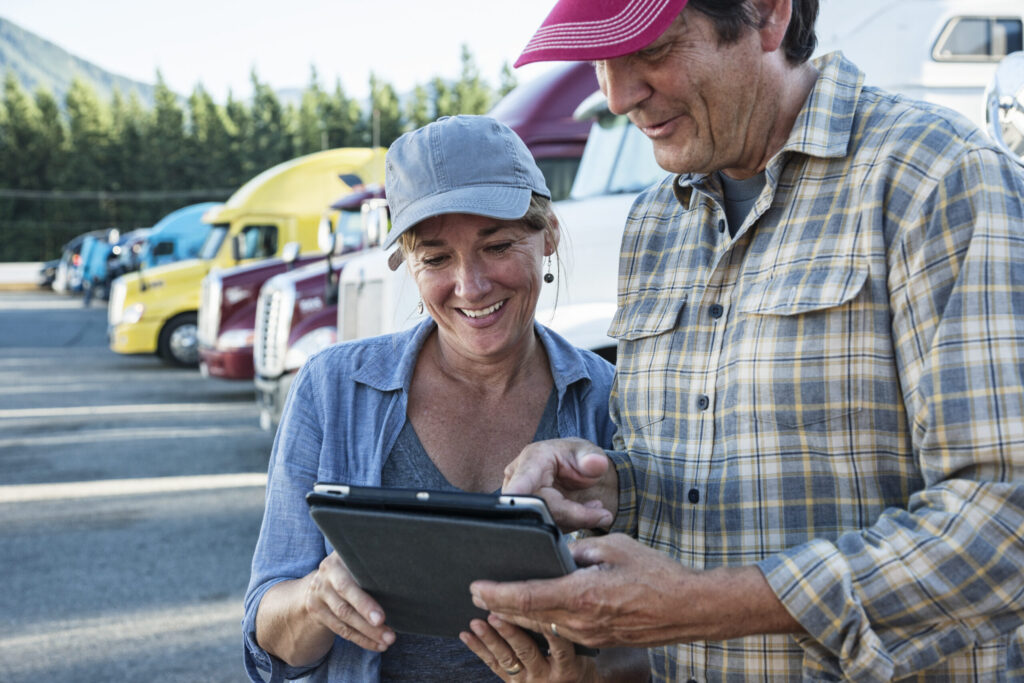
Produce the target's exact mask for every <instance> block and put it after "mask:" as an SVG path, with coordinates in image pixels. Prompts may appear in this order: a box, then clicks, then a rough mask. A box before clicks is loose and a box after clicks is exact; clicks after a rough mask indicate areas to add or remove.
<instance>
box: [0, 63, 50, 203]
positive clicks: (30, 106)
mask: <svg viewBox="0 0 1024 683" xmlns="http://www.w3.org/2000/svg"><path fill="white" fill-rule="evenodd" d="M39 124H40V117H39V110H38V109H37V108H36V105H35V102H33V101H32V98H31V97H30V96H29V95H28V93H26V92H25V90H24V89H23V88H22V87H21V83H20V82H19V81H18V79H17V78H16V77H15V76H14V72H12V71H8V72H7V75H6V77H5V78H4V106H3V109H2V112H0V187H4V188H12V189H27V188H39V187H42V182H41V180H42V178H41V169H40V168H39V161H38V151H39V149H40V148H41V147H42V144H41V143H42V141H41V140H40V139H39V137H40V125H39Z"/></svg>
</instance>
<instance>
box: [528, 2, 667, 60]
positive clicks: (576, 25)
mask: <svg viewBox="0 0 1024 683" xmlns="http://www.w3.org/2000/svg"><path fill="white" fill-rule="evenodd" d="M685 6H686V0H558V3H557V4H556V5H555V8H554V9H552V10H551V13H550V14H548V18H547V19H545V20H544V23H543V24H541V26H540V28H539V29H537V32H536V33H535V34H533V38H532V39H530V42H529V44H528V45H527V46H526V49H525V50H523V53H522V54H521V55H519V59H517V60H516V63H515V66H517V67H519V66H522V65H523V64H530V63H531V62H585V61H590V60H594V59H611V58H613V57H621V56H622V55H628V54H629V53H630V52H636V51H637V50H639V49H641V48H645V47H647V46H648V45H650V44H651V43H653V42H654V41H655V39H657V37H658V36H660V35H661V34H662V33H664V32H665V29H667V28H668V26H669V24H671V23H672V21H673V20H674V19H675V18H676V17H677V16H678V15H679V13H680V12H681V11H682V10H683V7H685Z"/></svg>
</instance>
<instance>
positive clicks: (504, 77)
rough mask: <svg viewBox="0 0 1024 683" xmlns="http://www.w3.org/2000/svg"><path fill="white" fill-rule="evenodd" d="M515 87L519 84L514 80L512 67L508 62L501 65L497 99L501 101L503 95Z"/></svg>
mask: <svg viewBox="0 0 1024 683" xmlns="http://www.w3.org/2000/svg"><path fill="white" fill-rule="evenodd" d="M517 85H519V82H518V81H517V80H516V75H515V73H514V72H513V71H512V67H511V66H509V64H508V62H504V63H502V65H501V83H500V85H498V99H501V98H502V97H504V96H505V95H507V94H509V93H510V92H512V91H513V90H514V89H515V87H516V86H517ZM495 104H497V103H495Z"/></svg>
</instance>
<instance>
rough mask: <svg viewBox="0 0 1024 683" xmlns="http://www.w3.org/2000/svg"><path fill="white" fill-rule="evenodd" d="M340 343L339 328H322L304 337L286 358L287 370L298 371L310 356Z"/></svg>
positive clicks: (285, 366) (289, 351)
mask: <svg viewBox="0 0 1024 683" xmlns="http://www.w3.org/2000/svg"><path fill="white" fill-rule="evenodd" d="M336 341H338V328H337V327H321V328H319V329H316V330H313V331H312V332H310V333H309V334H306V335H303V336H302V337H301V338H300V339H299V340H298V341H297V342H295V343H294V344H292V345H291V347H290V348H289V349H288V353H287V354H285V357H284V368H285V370H298V369H299V368H300V367H302V364H303V363H305V362H306V359H308V358H309V357H310V356H312V355H313V354H314V353H316V352H317V351H320V350H321V349H326V348H327V347H328V346H330V345H331V344H333V343H334V342H336Z"/></svg>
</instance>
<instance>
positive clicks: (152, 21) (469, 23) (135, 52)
mask: <svg viewBox="0 0 1024 683" xmlns="http://www.w3.org/2000/svg"><path fill="white" fill-rule="evenodd" d="M554 1H555V0H514V1H512V2H495V1H494V0H444V1H443V2H424V1H423V0H333V1H332V2H325V1H324V0H291V1H290V2H282V1H281V0H248V1H247V2H236V1H233V0H231V1H229V0H164V1H163V2H154V1H153V0H99V1H98V2H82V1H81V0H2V2H0V17H3V18H5V19H8V20H10V21H12V22H14V23H15V24H18V25H19V26H21V27H22V28H24V29H27V30H29V31H32V32H33V33H35V34H37V35H39V36H41V37H42V38H45V39H46V40H49V41H51V42H54V43H56V44H57V45H59V46H61V47H63V48H64V49H66V50H67V51H69V52H71V53H72V54H74V55H76V56H78V57H81V58H83V59H86V60H88V61H90V62H93V63H95V64H97V65H98V66H100V67H102V68H104V69H106V70H108V71H112V72H114V73H117V74H120V75H123V76H128V77H130V78H133V79H136V80H140V81H144V82H148V83H152V82H154V81H155V74H156V71H157V69H159V70H160V72H161V73H162V74H163V77H164V80H165V81H166V82H167V84H168V85H169V86H170V87H171V89H172V90H174V91H176V92H178V93H180V94H188V93H189V92H191V91H192V89H193V87H194V86H195V85H196V84H197V83H200V82H201V83H202V84H203V86H204V87H205V88H206V89H207V91H209V92H210V93H211V94H212V95H213V96H214V97H215V98H216V99H218V100H221V101H223V99H224V98H225V97H226V96H227V93H228V90H229V89H230V90H231V92H232V93H234V95H235V96H236V97H242V98H244V97H248V96H249V94H250V87H249V74H250V72H251V71H252V69H253V68H255V69H256V73H257V75H258V76H259V78H260V80H261V81H262V82H265V83H269V84H270V86H271V87H273V88H277V89H279V88H290V87H295V88H302V87H304V86H305V85H307V83H308V82H309V74H310V65H315V66H316V69H317V72H318V74H319V78H320V82H321V84H322V85H324V86H325V87H327V88H333V86H334V82H335V79H336V78H340V79H341V83H342V86H343V87H344V88H345V90H346V91H347V93H348V94H349V95H354V96H359V97H363V96H365V95H366V93H367V90H368V88H367V82H368V78H369V74H370V72H371V70H372V71H373V72H375V73H376V74H377V75H378V76H379V77H380V78H382V79H384V80H387V81H389V82H390V83H392V84H393V85H394V86H395V88H396V89H397V90H398V91H399V92H404V91H406V90H408V89H410V88H411V87H412V86H413V85H415V84H417V83H426V82H427V81H428V80H429V79H430V78H432V77H433V76H437V75H440V76H444V77H448V78H456V77H457V76H458V74H459V69H460V61H459V58H460V46H461V45H462V44H466V45H468V46H469V48H470V50H471V51H472V53H473V55H474V57H475V59H476V62H477V64H478V66H479V68H480V73H481V76H482V77H483V78H484V79H485V80H486V81H487V82H488V83H490V84H491V85H492V86H497V85H498V82H499V77H500V72H501V65H502V63H503V62H505V61H507V62H508V63H509V64H511V63H512V62H513V61H515V58H516V57H517V56H518V55H519V52H520V50H521V49H522V48H523V47H524V46H525V45H526V43H527V42H528V41H529V39H530V36H531V35H532V33H533V31H534V30H535V29H536V28H537V27H538V26H539V25H540V23H541V22H542V21H543V20H544V17H545V16H547V13H548V11H549V10H550V9H551V7H552V6H553V5H554ZM545 68H547V67H546V66H545V65H528V66H526V67H524V68H522V69H519V70H517V71H516V77H517V78H518V80H519V81H520V82H524V81H527V80H530V78H532V77H533V76H535V75H536V74H538V73H540V72H541V71H543V70H544V69H545Z"/></svg>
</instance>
